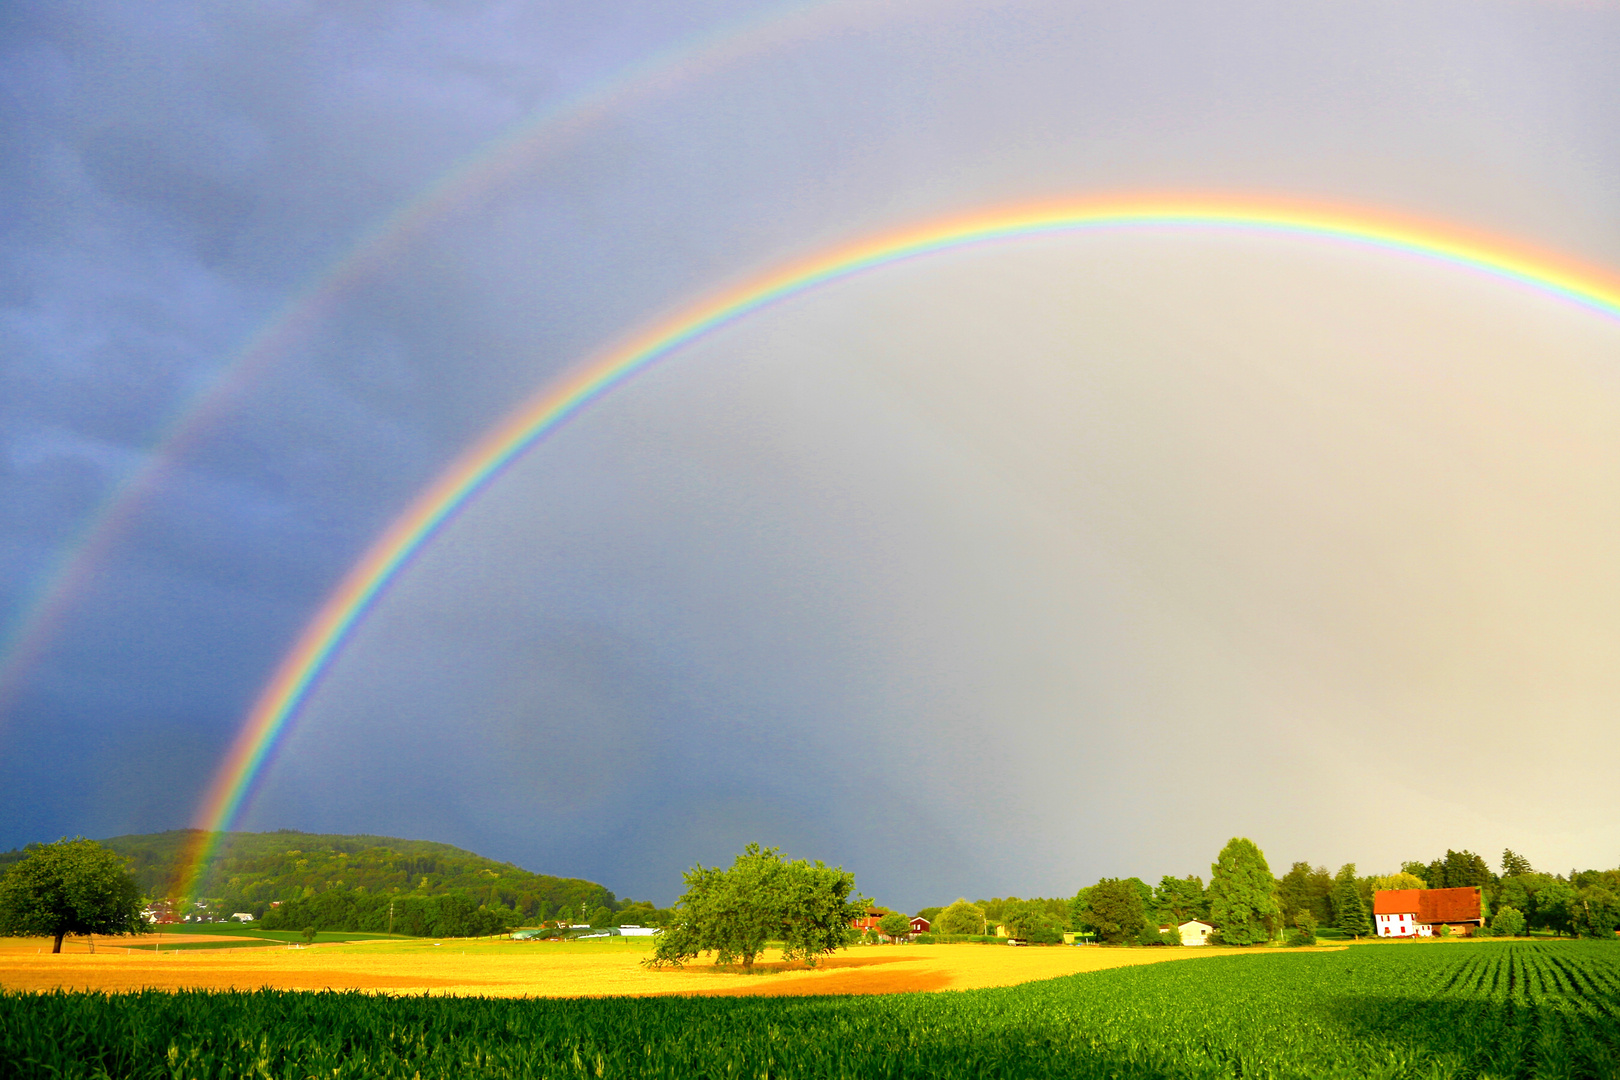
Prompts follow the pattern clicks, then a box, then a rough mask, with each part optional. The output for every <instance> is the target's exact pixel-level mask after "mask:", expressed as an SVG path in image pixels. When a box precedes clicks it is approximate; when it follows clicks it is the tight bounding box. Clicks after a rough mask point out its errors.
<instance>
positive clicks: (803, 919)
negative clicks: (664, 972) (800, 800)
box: [648, 844, 867, 968]
mask: <svg viewBox="0 0 1620 1080" xmlns="http://www.w3.org/2000/svg"><path fill="white" fill-rule="evenodd" d="M685 880H686V892H685V893H684V894H682V896H681V898H680V900H679V901H678V902H677V903H676V905H675V912H676V919H675V922H674V923H673V925H671V926H669V927H667V928H666V929H665V930H664V932H663V933H662V934H660V935H659V938H658V944H657V946H656V947H655V949H654V952H653V956H652V958H651V959H650V960H649V961H648V963H649V964H652V965H654V966H657V965H663V964H675V965H680V964H682V963H684V962H685V961H687V960H689V959H691V958H693V957H695V956H697V955H698V954H699V953H704V952H713V953H714V954H715V963H717V964H731V963H735V962H737V961H739V960H740V961H741V962H742V965H743V967H744V968H751V967H753V965H754V960H755V958H756V957H757V956H758V955H759V954H760V952H761V951H762V950H763V949H764V948H765V943H766V942H767V941H773V940H779V941H781V942H782V956H783V958H784V959H787V960H795V959H802V960H804V961H805V962H806V963H807V964H810V965H811V966H814V965H815V963H816V961H817V960H818V959H819V958H820V957H821V955H822V954H824V953H830V952H832V951H833V950H835V949H840V948H843V947H844V946H846V945H847V944H849V939H850V922H851V921H852V920H854V919H856V918H859V917H860V915H861V914H862V913H863V912H864V911H865V910H866V904H867V900H866V898H865V897H862V896H857V895H856V894H855V891H854V890H855V875H853V874H850V873H848V872H846V871H845V870H844V869H843V868H842V867H827V866H825V865H823V864H822V863H820V862H813V863H812V862H806V861H805V860H803V859H796V860H794V861H792V862H788V861H787V860H784V859H783V858H782V856H781V853H780V852H779V851H778V850H777V849H776V848H761V847H760V846H759V845H758V844H749V845H748V847H747V848H746V849H745V850H744V851H743V853H742V854H741V855H738V856H737V858H736V860H735V861H734V862H733V863H732V865H731V868H730V869H729V870H722V869H720V868H719V867H717V866H715V867H707V866H703V865H702V864H699V865H697V866H694V867H693V868H692V869H691V870H689V871H687V872H686V875H685Z"/></svg>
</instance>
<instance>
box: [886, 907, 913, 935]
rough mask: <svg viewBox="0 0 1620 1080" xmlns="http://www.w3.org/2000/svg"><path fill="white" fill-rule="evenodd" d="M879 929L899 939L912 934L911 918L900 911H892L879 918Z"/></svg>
mask: <svg viewBox="0 0 1620 1080" xmlns="http://www.w3.org/2000/svg"><path fill="white" fill-rule="evenodd" d="M878 930H879V931H881V932H882V933H883V934H885V935H886V936H888V937H891V938H894V939H895V940H897V941H898V940H899V939H900V938H903V937H909V936H910V935H911V920H910V919H908V918H906V917H905V916H904V915H902V914H900V913H899V912H898V911H891V912H889V913H888V914H887V915H885V916H883V918H881V919H879V920H878Z"/></svg>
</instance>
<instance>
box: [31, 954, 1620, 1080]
mask: <svg viewBox="0 0 1620 1080" xmlns="http://www.w3.org/2000/svg"><path fill="white" fill-rule="evenodd" d="M1617 1061H1620V946H1617V945H1609V944H1603V943H1581V942H1558V943H1501V942H1485V943H1479V944H1469V945H1457V946H1425V945H1417V944H1412V945H1397V946H1367V947H1357V948H1351V949H1349V950H1346V951H1343V952H1336V953H1303V954H1302V953H1291V954H1276V953H1267V954H1259V955H1255V956H1245V957H1231V958H1208V959H1200V960H1188V961H1181V962H1176V963H1163V964H1153V965H1146V966H1141V967H1132V968H1123V969H1117V970H1113V971H1104V972H1096V973H1092V974H1087V975H1075V976H1069V977H1067V978H1062V979H1054V980H1051V981H1049V982H1042V983H1032V984H1027V985H1025V986H1020V987H1012V988H1008V989H1001V990H978V991H968V992H961V993H935V994H901V995H894V996H890V997H822V998H740V999H739V998H641V999H625V998H608V999H595V1000H576V1001H556V1000H500V999H482V998H470V999H468V998H460V999H457V998H387V997H380V996H370V995H364V994H356V993H296V992H280V991H261V992H257V993H209V992H187V993H176V994H168V993H157V992H152V993H141V994H131V995H111V996H108V995H100V994H44V995H29V994H14V993H7V994H0V1075H6V1076H46V1075H49V1076H57V1077H93V1076H113V1077H126V1076H127V1077H143V1078H144V1077H152V1078H157V1077H164V1078H175V1080H182V1078H184V1080H191V1078H204V1077H210V1078H211V1077H227V1076H229V1077H237V1076H249V1075H253V1076H265V1077H314V1076H322V1077H332V1078H334V1080H341V1078H343V1077H351V1076H384V1077H394V1076H397V1077H416V1076H421V1077H559V1078H560V1077H632V1076H634V1077H670V1078H680V1080H690V1078H701V1077H713V1078H720V1077H727V1078H732V1077H762V1078H763V1077H798V1076H803V1077H850V1078H856V1077H860V1078H884V1077H939V1078H954V1077H992V1076H993V1077H1025V1076H1027V1077H1050V1076H1069V1077H1105V1076H1106V1077H1121V1078H1134V1077H1141V1078H1147V1077H1167V1076H1176V1077H1209V1078H1215V1077H1328V1078H1331V1077H1358V1078H1359V1077H1388V1078H1396V1077H1425V1078H1440V1077H1470V1078H1474V1077H1491V1078H1501V1080H1505V1078H1509V1077H1535V1078H1547V1080H1556V1078H1565V1077H1567V1078H1572V1080H1575V1078H1580V1080H1585V1078H1603V1077H1615V1076H1617V1075H1620V1069H1617V1067H1616V1063H1617Z"/></svg>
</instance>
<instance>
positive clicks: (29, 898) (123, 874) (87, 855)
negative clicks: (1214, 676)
mask: <svg viewBox="0 0 1620 1080" xmlns="http://www.w3.org/2000/svg"><path fill="white" fill-rule="evenodd" d="M146 932H147V924H146V919H145V918H144V917H143V916H142V915H141V895H140V889H139V888H138V887H137V886H136V884H135V879H134V878H133V877H131V876H130V874H129V871H128V870H126V869H125V868H124V862H123V860H122V859H120V858H119V857H118V856H117V855H115V854H113V853H112V852H111V851H108V850H107V849H106V848H104V847H102V846H101V845H100V844H98V843H96V842H95V841H94V840H86V839H84V838H83V837H78V838H75V839H73V840H65V839H64V840H59V841H57V842H56V843H54V844H41V845H39V846H38V847H35V848H33V849H31V850H30V851H28V852H27V853H26V854H25V855H24V857H23V858H22V860H21V861H19V862H17V863H14V864H12V866H11V868H10V869H9V870H7V871H6V875H5V877H4V878H0V934H6V935H10V936H14V937H20V936H26V937H36V936H37V937H48V938H54V939H55V944H53V945H52V947H51V952H53V953H59V952H61V951H62V939H63V938H64V937H66V936H67V935H68V934H144V933H146Z"/></svg>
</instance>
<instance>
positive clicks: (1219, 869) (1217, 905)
mask: <svg viewBox="0 0 1620 1080" xmlns="http://www.w3.org/2000/svg"><path fill="white" fill-rule="evenodd" d="M1210 872H1211V877H1210V881H1209V914H1210V921H1211V922H1213V923H1214V924H1215V925H1216V926H1217V927H1218V928H1219V929H1220V931H1221V940H1222V941H1224V942H1225V943H1226V944H1228V945H1254V944H1258V943H1259V942H1262V941H1266V940H1268V939H1269V938H1270V937H1271V931H1272V928H1273V927H1274V926H1275V925H1276V924H1277V920H1278V919H1279V917H1280V911H1279V909H1278V907H1277V882H1276V879H1274V878H1273V877H1272V876H1271V867H1269V866H1267V865H1266V856H1265V854H1264V853H1263V852H1262V851H1261V850H1260V849H1259V848H1258V847H1256V846H1255V843H1254V841H1253V840H1249V839H1247V838H1246V837H1240V836H1234V837H1233V838H1232V839H1231V840H1229V841H1227V844H1226V846H1225V847H1224V848H1222V849H1221V854H1220V857H1219V858H1218V859H1217V860H1216V861H1215V863H1214V864H1213V865H1212V866H1211V867H1210Z"/></svg>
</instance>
